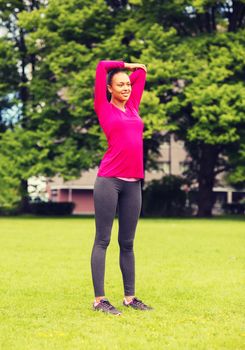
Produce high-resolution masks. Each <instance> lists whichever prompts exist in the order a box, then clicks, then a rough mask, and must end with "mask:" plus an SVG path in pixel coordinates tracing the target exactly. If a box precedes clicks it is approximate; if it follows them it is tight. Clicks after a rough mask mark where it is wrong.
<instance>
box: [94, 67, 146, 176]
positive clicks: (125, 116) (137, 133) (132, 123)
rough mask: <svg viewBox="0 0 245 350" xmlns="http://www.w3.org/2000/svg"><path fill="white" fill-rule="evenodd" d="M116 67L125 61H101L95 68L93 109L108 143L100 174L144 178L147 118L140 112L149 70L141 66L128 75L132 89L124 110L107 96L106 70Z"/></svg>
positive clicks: (99, 170)
mask: <svg viewBox="0 0 245 350" xmlns="http://www.w3.org/2000/svg"><path fill="white" fill-rule="evenodd" d="M114 68H124V62H123V61H100V62H99V63H98V65H97V68H96V77H95V90H94V109H95V112H96V114H97V116H98V119H99V123H100V126H101V128H102V130H103V131H104V133H105V135H106V139H107V143H108V148H107V150H106V152H105V154H104V156H103V158H102V160H101V162H100V165H99V169H98V172H97V176H105V177H124V178H144V168H143V129H144V122H143V120H142V119H141V117H140V116H139V114H138V112H139V104H140V100H141V97H142V94H143V91H144V86H145V79H146V72H145V70H144V69H142V68H139V69H137V70H135V71H134V72H133V73H131V74H130V75H129V79H130V82H131V85H132V91H131V94H130V97H129V99H128V101H127V102H126V104H125V109H126V111H125V112H124V111H122V110H121V109H119V108H118V107H116V106H114V105H113V104H112V103H110V102H108V100H107V95H106V85H107V81H106V78H107V72H108V71H109V70H111V69H114Z"/></svg>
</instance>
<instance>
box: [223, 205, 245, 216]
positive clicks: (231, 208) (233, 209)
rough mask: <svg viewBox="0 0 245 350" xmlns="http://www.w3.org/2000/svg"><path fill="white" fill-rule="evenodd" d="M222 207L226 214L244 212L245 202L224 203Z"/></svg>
mask: <svg viewBox="0 0 245 350" xmlns="http://www.w3.org/2000/svg"><path fill="white" fill-rule="evenodd" d="M222 208H223V210H224V212H225V213H226V214H244V213H245V203H224V204H223V205H222Z"/></svg>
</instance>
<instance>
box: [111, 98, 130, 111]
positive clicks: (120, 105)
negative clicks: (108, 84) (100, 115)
mask: <svg viewBox="0 0 245 350" xmlns="http://www.w3.org/2000/svg"><path fill="white" fill-rule="evenodd" d="M126 102H127V101H122V102H120V101H117V100H113V99H111V101H110V103H112V104H113V105H114V106H116V107H117V108H119V109H121V110H122V111H124V112H125V110H126V108H125V104H126Z"/></svg>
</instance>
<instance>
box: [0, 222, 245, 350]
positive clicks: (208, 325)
mask: <svg viewBox="0 0 245 350" xmlns="http://www.w3.org/2000/svg"><path fill="white" fill-rule="evenodd" d="M117 230H118V221H117V219H115V221H114V225H113V230H112V239H111V244H110V246H109V248H108V251H107V257H106V275H105V290H106V295H107V297H108V298H109V300H110V301H111V302H112V304H114V305H115V306H116V307H118V308H119V309H121V310H123V315H122V316H121V317H115V316H112V315H107V314H104V313H99V312H94V311H92V309H91V305H92V302H93V299H94V295H93V286H92V279H91V271H90V255H91V249H92V244H93V240H94V234H95V225H94V219H93V218H1V219H0V249H1V250H0V312H1V313H0V329H1V333H0V349H1V350H9V349H14V350H39V349H59V350H63V349H69V350H76V349H84V350H90V349H93V350H107V349H112V350H117V349H120V350H121V349H123V350H131V349H135V350H142V349H147V350H148V349H152V350H153V349H154V350H158V349H163V350H165V349H166V350H168V349H173V350H178V349H181V350H182V349H183V350H184V349H186V350H192V349H193V350H199V349H203V350H213V349H222V350H223V349H231V350H239V349H245V322H244V321H245V319H244V312H245V298H244V295H245V288H244V286H245V283H244V281H245V275H244V265H245V264H244V261H245V249H244V247H245V244H244V238H245V225H244V221H243V220H242V219H241V218H237V219H236V218H231V217H227V218H213V219H209V220H208V219H146V218H140V220H139V223H138V226H137V232H136V238H135V258H136V295H137V296H138V297H139V298H140V299H142V300H143V301H144V302H146V303H149V304H150V305H152V306H153V307H154V310H153V311H148V312H144V311H143V312H142V311H136V310H131V309H130V310H129V309H127V308H125V309H124V308H123V306H122V305H121V303H122V298H123V284H122V277H121V272H120V268H119V263H118V261H119V260H118V259H119V248H118V243H117Z"/></svg>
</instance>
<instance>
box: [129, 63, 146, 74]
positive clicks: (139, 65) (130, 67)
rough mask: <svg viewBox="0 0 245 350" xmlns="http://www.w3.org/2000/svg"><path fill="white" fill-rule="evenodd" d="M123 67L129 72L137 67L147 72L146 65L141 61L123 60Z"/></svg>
mask: <svg viewBox="0 0 245 350" xmlns="http://www.w3.org/2000/svg"><path fill="white" fill-rule="evenodd" d="M124 67H125V68H126V69H128V70H130V71H131V72H134V71H135V70H136V69H138V68H142V69H144V71H145V72H147V69H146V66H145V65H144V64H142V63H126V62H124Z"/></svg>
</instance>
